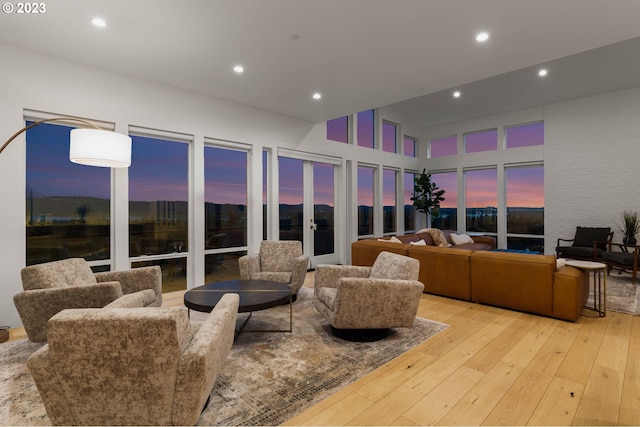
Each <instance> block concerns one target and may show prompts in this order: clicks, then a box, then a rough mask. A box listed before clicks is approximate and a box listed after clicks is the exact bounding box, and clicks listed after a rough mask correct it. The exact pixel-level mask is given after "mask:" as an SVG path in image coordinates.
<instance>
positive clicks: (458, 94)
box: [453, 90, 462, 98]
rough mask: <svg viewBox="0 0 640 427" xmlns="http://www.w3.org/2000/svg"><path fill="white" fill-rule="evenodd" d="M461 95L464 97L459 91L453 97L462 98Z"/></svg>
mask: <svg viewBox="0 0 640 427" xmlns="http://www.w3.org/2000/svg"><path fill="white" fill-rule="evenodd" d="M460 95H462V94H461V93H460V91H459V90H457V91H455V92H453V97H454V98H460Z"/></svg>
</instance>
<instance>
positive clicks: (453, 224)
mask: <svg viewBox="0 0 640 427" xmlns="http://www.w3.org/2000/svg"><path fill="white" fill-rule="evenodd" d="M431 182H433V183H435V184H436V185H437V186H438V188H440V189H441V190H444V195H443V197H444V200H443V201H442V202H440V209H439V212H438V216H434V217H432V218H431V226H432V227H434V228H439V229H441V230H457V229H458V174H457V173H456V172H435V173H432V174H431Z"/></svg>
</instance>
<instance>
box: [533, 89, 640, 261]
mask: <svg viewBox="0 0 640 427" xmlns="http://www.w3.org/2000/svg"><path fill="white" fill-rule="evenodd" d="M544 117H545V149H544V154H545V155H544V158H545V160H544V161H545V174H544V179H545V252H547V253H555V246H556V243H557V239H558V238H572V237H573V235H574V234H575V227H576V226H578V225H582V226H593V227H598V226H602V227H611V228H612V230H613V231H614V232H615V234H614V241H617V242H621V241H622V233H621V231H620V229H619V228H618V227H617V225H616V224H617V223H620V222H621V215H622V211H624V210H635V211H637V212H640V88H634V89H629V90H624V91H618V92H612V93H607V94H603V95H597V96H592V97H588V98H582V99H577V100H573V101H568V102H563V103H558V104H553V105H549V106H546V107H545V109H544Z"/></svg>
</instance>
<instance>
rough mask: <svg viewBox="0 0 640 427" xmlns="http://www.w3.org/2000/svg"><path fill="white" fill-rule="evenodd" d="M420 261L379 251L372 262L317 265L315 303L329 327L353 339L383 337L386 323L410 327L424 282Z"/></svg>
mask: <svg viewBox="0 0 640 427" xmlns="http://www.w3.org/2000/svg"><path fill="white" fill-rule="evenodd" d="M419 270H420V262H419V261H418V260H416V259H413V258H409V257H407V256H403V255H398V254H395V253H391V252H381V253H380V254H379V255H378V257H377V258H376V260H375V262H374V263H373V266H371V267H358V266H342V265H319V266H318V267H317V268H316V274H315V285H314V286H315V289H314V301H313V302H314V306H315V308H316V310H318V311H319V312H320V313H321V314H322V315H323V316H324V318H325V319H326V320H327V321H328V322H329V323H330V324H331V326H332V331H333V333H334V334H335V335H336V336H338V337H341V338H345V339H349V340H354V341H373V340H376V339H380V338H383V337H384V336H386V335H387V334H388V333H389V332H390V328H401V327H411V326H412V325H413V321H414V319H415V317H416V313H417V311H418V305H419V303H420V297H421V295H422V291H423V290H424V285H423V284H422V283H421V282H419V281H418V272H419Z"/></svg>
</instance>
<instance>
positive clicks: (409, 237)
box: [392, 234, 421, 243]
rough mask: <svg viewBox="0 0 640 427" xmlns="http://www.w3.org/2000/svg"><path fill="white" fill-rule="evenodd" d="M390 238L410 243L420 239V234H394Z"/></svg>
mask: <svg viewBox="0 0 640 427" xmlns="http://www.w3.org/2000/svg"><path fill="white" fill-rule="evenodd" d="M392 238H395V239H396V240H398V241H400V242H402V243H411V242H417V241H419V240H421V239H420V236H418V235H417V234H405V235H404V236H394V237H392Z"/></svg>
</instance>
